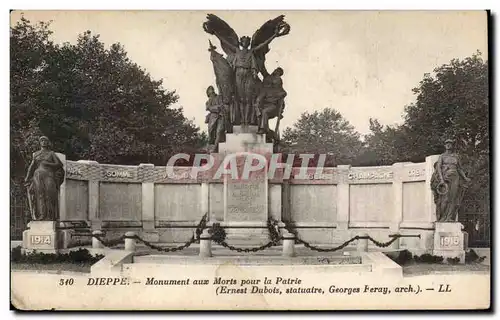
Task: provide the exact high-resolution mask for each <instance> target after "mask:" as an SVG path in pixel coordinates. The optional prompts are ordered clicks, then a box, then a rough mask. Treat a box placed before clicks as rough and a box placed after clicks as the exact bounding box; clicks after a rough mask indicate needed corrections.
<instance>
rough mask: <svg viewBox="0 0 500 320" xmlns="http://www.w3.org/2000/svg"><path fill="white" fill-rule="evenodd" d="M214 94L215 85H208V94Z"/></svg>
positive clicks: (209, 95)
mask: <svg viewBox="0 0 500 320" xmlns="http://www.w3.org/2000/svg"><path fill="white" fill-rule="evenodd" d="M213 95H215V89H214V87H213V86H208V88H207V96H208V97H211V96H213Z"/></svg>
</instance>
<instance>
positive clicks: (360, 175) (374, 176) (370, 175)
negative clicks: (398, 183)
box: [347, 172, 393, 180]
mask: <svg viewBox="0 0 500 320" xmlns="http://www.w3.org/2000/svg"><path fill="white" fill-rule="evenodd" d="M392 177H393V173H392V172H349V174H348V175H347V179H349V180H379V179H392Z"/></svg>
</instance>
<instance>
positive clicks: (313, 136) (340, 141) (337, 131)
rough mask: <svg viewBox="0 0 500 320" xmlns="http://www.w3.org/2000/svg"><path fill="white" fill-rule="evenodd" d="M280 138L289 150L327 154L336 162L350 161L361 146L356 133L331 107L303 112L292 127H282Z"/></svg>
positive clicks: (345, 162)
mask: <svg viewBox="0 0 500 320" xmlns="http://www.w3.org/2000/svg"><path fill="white" fill-rule="evenodd" d="M283 141H284V144H285V145H286V146H287V147H288V150H290V151H293V152H302V153H316V154H328V155H330V156H331V157H332V158H333V159H334V162H335V164H350V163H351V161H352V160H353V159H355V158H356V157H357V156H358V153H359V152H360V150H361V147H362V142H361V141H360V135H359V133H357V132H356V131H355V130H354V127H353V126H352V125H351V124H350V123H349V122H348V121H347V120H345V119H344V118H343V117H342V115H341V114H340V113H339V112H338V111H336V110H334V109H331V108H325V109H323V110H322V111H321V112H318V111H314V112H313V113H308V112H304V113H302V115H301V117H300V119H299V120H298V121H297V122H296V123H295V124H294V125H293V127H292V128H286V129H285V131H284V133H283Z"/></svg>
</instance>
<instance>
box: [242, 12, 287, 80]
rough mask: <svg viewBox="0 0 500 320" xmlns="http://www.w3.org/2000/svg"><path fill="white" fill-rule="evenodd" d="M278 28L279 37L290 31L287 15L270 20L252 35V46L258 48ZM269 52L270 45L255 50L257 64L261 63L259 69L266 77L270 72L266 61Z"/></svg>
mask: <svg viewBox="0 0 500 320" xmlns="http://www.w3.org/2000/svg"><path fill="white" fill-rule="evenodd" d="M276 29H278V30H279V33H278V37H280V36H284V35H286V34H288V33H289V32H290V25H289V24H288V23H286V22H285V16H284V15H280V16H279V17H276V18H274V19H272V20H268V21H267V22H266V23H264V24H263V25H262V27H260V28H259V29H258V30H257V31H255V33H254V34H253V36H252V43H251V47H252V48H256V47H258V46H259V45H260V44H262V43H264V42H265V41H267V40H268V39H269V38H271V37H272V36H273V35H274V34H275V32H276ZM268 52H269V45H267V44H266V45H264V46H262V47H261V48H260V49H258V50H255V51H254V55H255V58H256V59H257V64H258V65H259V71H260V72H261V73H262V76H264V77H266V76H268V75H269V73H268V72H267V70H266V66H265V64H264V62H265V61H266V53H268Z"/></svg>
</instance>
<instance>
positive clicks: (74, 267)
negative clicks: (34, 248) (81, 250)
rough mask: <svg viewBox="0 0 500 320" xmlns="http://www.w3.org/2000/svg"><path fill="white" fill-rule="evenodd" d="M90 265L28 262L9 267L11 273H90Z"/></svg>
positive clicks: (12, 264)
mask: <svg viewBox="0 0 500 320" xmlns="http://www.w3.org/2000/svg"><path fill="white" fill-rule="evenodd" d="M91 266H92V263H89V262H82V263H75V262H73V263H71V262H61V263H51V264H46V263H28V262H11V263H10V267H11V270H12V271H19V270H31V271H57V273H61V272H63V271H72V272H84V273H90V267H91Z"/></svg>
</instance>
